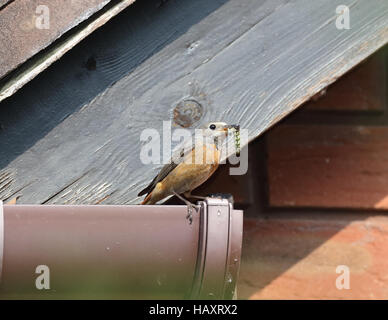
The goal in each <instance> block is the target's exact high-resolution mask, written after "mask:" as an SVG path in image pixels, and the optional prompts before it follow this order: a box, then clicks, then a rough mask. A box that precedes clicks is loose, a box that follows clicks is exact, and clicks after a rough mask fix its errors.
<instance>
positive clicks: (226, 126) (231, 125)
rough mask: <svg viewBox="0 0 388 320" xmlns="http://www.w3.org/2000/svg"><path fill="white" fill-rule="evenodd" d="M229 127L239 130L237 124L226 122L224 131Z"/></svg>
mask: <svg viewBox="0 0 388 320" xmlns="http://www.w3.org/2000/svg"><path fill="white" fill-rule="evenodd" d="M229 129H235V130H237V131H239V130H240V126H239V125H238V124H228V125H225V126H224V131H228V130H229Z"/></svg>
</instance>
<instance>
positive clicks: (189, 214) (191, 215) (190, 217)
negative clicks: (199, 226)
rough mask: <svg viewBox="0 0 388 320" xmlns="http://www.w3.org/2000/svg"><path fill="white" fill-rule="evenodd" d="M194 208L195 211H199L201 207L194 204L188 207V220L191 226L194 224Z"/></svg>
mask: <svg viewBox="0 0 388 320" xmlns="http://www.w3.org/2000/svg"><path fill="white" fill-rule="evenodd" d="M193 208H194V209H195V211H198V210H199V208H200V207H199V206H197V205H195V204H192V203H190V204H188V205H187V215H186V219H187V220H188V221H189V224H192V223H193Z"/></svg>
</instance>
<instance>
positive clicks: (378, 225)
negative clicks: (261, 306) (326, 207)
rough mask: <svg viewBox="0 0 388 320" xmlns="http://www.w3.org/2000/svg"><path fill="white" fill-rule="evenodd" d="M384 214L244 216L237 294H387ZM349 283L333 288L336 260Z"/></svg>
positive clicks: (287, 296) (313, 296) (330, 296)
mask: <svg viewBox="0 0 388 320" xmlns="http://www.w3.org/2000/svg"><path fill="white" fill-rule="evenodd" d="M387 241H388V218H387V217H386V216H376V215H375V213H368V212H360V213H349V212H346V213H343V212H342V213H341V212H336V211H334V212H326V213H322V212H310V213H307V212H304V213H299V214H298V213H295V212H283V213H278V214H275V213H271V215H269V216H268V217H267V218H265V219H264V218H260V219H257V218H256V219H253V218H251V219H244V243H243V248H244V249H243V252H242V263H241V270H240V277H239V282H238V287H237V292H238V297H239V298H240V299H387V298H388V277H387V273H386V270H387V268H388V260H387V259H386V257H387V255H388V248H387V245H386V243H387ZM341 265H344V266H347V267H348V268H349V279H350V281H349V284H350V289H349V290H347V289H342V290H339V289H337V286H336V280H337V278H338V277H339V276H341V275H343V274H344V271H343V269H342V270H341V269H340V272H339V273H337V272H336V270H337V267H338V266H341Z"/></svg>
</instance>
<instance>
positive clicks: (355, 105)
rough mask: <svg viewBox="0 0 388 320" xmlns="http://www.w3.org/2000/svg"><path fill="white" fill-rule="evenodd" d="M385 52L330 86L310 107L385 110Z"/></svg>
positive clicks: (307, 106)
mask: <svg viewBox="0 0 388 320" xmlns="http://www.w3.org/2000/svg"><path fill="white" fill-rule="evenodd" d="M385 66H386V58H385V52H384V51H381V52H379V53H378V54H375V55H373V56H372V57H371V58H370V59H368V60H367V61H365V62H363V63H362V64H361V65H359V66H357V67H356V68H355V69H354V70H352V71H350V72H349V73H348V74H346V75H344V76H343V77H342V78H341V79H338V81H337V82H335V83H333V84H332V85H331V86H329V87H328V88H327V90H326V92H325V93H324V95H323V96H322V97H320V98H317V100H316V101H311V102H309V103H307V105H305V106H304V108H305V109H306V110H314V111H318V110H325V111H374V112H375V111H383V110H384V109H385V100H386V99H385V97H386V90H387V87H388V83H387V77H386V67H385Z"/></svg>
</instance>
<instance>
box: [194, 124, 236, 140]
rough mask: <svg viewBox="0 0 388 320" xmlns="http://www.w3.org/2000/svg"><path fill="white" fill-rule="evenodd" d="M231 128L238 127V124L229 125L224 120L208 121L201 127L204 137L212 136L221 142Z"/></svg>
mask: <svg viewBox="0 0 388 320" xmlns="http://www.w3.org/2000/svg"><path fill="white" fill-rule="evenodd" d="M232 128H234V129H238V128H239V126H237V125H229V124H227V123H225V122H209V123H208V124H206V125H204V126H203V127H202V128H201V129H202V134H203V136H204V137H205V138H212V139H214V140H216V141H218V142H222V141H223V140H224V139H225V138H226V137H227V136H228V132H229V129H232Z"/></svg>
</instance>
